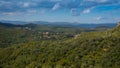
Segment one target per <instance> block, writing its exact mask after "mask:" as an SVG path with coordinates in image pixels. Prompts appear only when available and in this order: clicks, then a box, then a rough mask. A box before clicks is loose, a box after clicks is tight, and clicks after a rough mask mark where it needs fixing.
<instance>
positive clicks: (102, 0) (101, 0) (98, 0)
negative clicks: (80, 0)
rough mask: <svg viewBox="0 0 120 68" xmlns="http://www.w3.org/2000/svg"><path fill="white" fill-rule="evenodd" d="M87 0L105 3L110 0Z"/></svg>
mask: <svg viewBox="0 0 120 68" xmlns="http://www.w3.org/2000/svg"><path fill="white" fill-rule="evenodd" d="M85 1H89V2H98V3H104V2H107V1H108V0H85Z"/></svg>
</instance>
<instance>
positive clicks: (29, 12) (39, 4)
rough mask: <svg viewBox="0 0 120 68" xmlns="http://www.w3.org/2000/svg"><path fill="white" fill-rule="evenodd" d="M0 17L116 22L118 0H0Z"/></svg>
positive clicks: (9, 18) (31, 19)
mask: <svg viewBox="0 0 120 68" xmlns="http://www.w3.org/2000/svg"><path fill="white" fill-rule="evenodd" d="M0 20H18V21H48V22H77V23H116V22H118V21H120V0H0Z"/></svg>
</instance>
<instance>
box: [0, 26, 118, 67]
mask: <svg viewBox="0 0 120 68" xmlns="http://www.w3.org/2000/svg"><path fill="white" fill-rule="evenodd" d="M20 33H21V32H20ZM20 33H18V34H20ZM6 34H9V33H6ZM28 34H29V32H28ZM33 35H34V34H33ZM6 36H7V35H6ZM27 36H29V35H27ZM35 36H37V35H35ZM21 37H22V38H25V37H26V35H25V36H23V35H22V36H21ZM16 38H17V37H16ZM16 38H15V39H16ZM27 38H28V37H27ZM10 41H11V40H10ZM14 41H15V40H14ZM119 42H120V27H116V28H114V29H113V30H109V31H104V32H83V33H81V34H79V35H77V36H75V37H73V38H70V39H65V38H63V40H51V39H50V40H42V41H36V40H32V41H31V40H28V42H26V41H25V42H24V43H16V44H14V46H10V47H6V48H0V67H1V68H120V43H119Z"/></svg>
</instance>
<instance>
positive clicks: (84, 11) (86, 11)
mask: <svg viewBox="0 0 120 68" xmlns="http://www.w3.org/2000/svg"><path fill="white" fill-rule="evenodd" d="M90 12H91V9H85V10H83V12H82V13H83V14H88V13H90Z"/></svg>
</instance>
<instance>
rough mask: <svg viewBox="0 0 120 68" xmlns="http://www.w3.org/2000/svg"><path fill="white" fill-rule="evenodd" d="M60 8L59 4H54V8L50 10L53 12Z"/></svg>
mask: <svg viewBox="0 0 120 68" xmlns="http://www.w3.org/2000/svg"><path fill="white" fill-rule="evenodd" d="M60 7H61V6H60V4H59V3H56V4H55V5H54V6H53V8H52V10H53V11H54V10H57V9H59V8H60Z"/></svg>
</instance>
